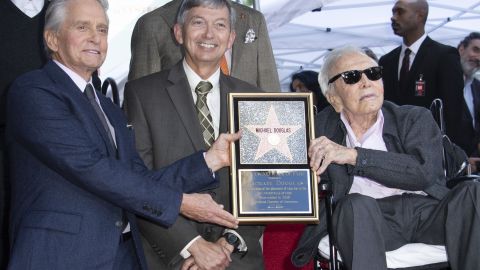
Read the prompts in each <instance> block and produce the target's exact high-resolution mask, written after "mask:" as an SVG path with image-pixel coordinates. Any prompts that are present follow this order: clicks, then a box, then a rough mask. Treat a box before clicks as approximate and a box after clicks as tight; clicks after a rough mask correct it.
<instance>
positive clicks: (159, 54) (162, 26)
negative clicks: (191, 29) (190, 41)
mask: <svg viewBox="0 0 480 270" xmlns="http://www.w3.org/2000/svg"><path fill="white" fill-rule="evenodd" d="M181 2H182V1H181V0H173V1H171V2H169V3H167V4H165V5H164V6H162V7H159V8H157V9H155V10H153V11H151V12H149V13H147V14H145V15H143V16H142V17H141V18H140V19H139V20H138V22H137V24H136V25H135V29H134V30H133V34H132V45H131V46H132V59H131V61H130V72H129V74H128V79H129V80H133V79H136V78H140V77H142V76H145V75H148V74H152V73H154V72H158V71H161V70H164V69H169V68H171V67H172V66H173V65H175V64H176V63H177V62H178V61H180V60H181V59H182V58H183V52H182V50H181V46H180V44H178V43H177V41H176V40H175V38H174V36H173V31H172V29H173V25H174V24H175V15H176V14H177V11H178V8H179V6H180V3H181ZM231 5H232V6H233V9H234V10H235V13H236V14H237V17H236V23H235V32H236V33H237V38H236V39H235V42H234V44H233V49H231V50H228V51H227V52H226V54H225V55H226V57H225V58H224V59H226V66H227V67H228V70H229V71H228V73H226V74H229V75H231V76H233V77H235V78H238V79H240V80H243V81H246V82H248V83H250V84H253V85H255V86H257V87H259V88H260V89H262V90H264V91H270V92H277V91H280V83H279V81H278V73H277V68H276V64H275V59H274V57H273V52H272V45H271V44H270V38H269V36H268V31H267V26H266V22H265V18H264V17H263V14H262V13H260V12H258V11H256V10H254V9H252V8H249V7H246V6H244V5H241V4H239V3H236V2H232V1H231ZM222 70H225V69H222Z"/></svg>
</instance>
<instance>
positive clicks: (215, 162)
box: [205, 131, 242, 172]
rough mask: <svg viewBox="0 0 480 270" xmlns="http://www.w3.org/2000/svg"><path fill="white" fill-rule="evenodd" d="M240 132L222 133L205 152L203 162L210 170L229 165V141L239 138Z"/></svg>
mask: <svg viewBox="0 0 480 270" xmlns="http://www.w3.org/2000/svg"><path fill="white" fill-rule="evenodd" d="M241 134H242V132H241V131H238V132H237V133H233V134H225V133H222V134H220V136H218V138H217V140H216V141H215V142H214V143H213V145H212V147H210V149H208V151H207V152H206V153H205V162H206V163H207V166H208V167H209V168H210V169H211V170H212V171H214V172H215V171H217V170H219V169H221V168H223V167H225V166H230V143H232V142H234V141H236V140H238V139H240V137H241V136H242V135H241Z"/></svg>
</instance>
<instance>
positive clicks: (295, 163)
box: [228, 93, 318, 224]
mask: <svg viewBox="0 0 480 270" xmlns="http://www.w3.org/2000/svg"><path fill="white" fill-rule="evenodd" d="M312 98H313V96H312V94H311V93H230V94H229V104H228V105H229V130H230V132H232V133H234V132H236V131H238V130H242V131H243V133H242V138H241V139H240V140H239V141H237V142H235V143H234V144H232V147H231V158H232V165H231V191H232V211H233V215H234V216H235V217H236V218H237V219H238V220H239V222H240V223H242V224H245V223H293V222H301V223H317V222H318V190H317V178H316V175H315V173H313V172H312V171H311V170H310V166H309V159H308V146H309V144H310V140H311V139H312V138H313V136H314V127H313V100H312Z"/></svg>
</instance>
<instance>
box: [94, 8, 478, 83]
mask: <svg viewBox="0 0 480 270" xmlns="http://www.w3.org/2000/svg"><path fill="white" fill-rule="evenodd" d="M166 2H168V0H136V1H131V0H114V1H110V9H109V11H108V14H109V18H110V33H109V44H110V45H109V46H110V47H109V52H108V56H107V60H106V62H105V64H104V65H103V66H102V68H101V74H100V75H101V77H102V78H106V77H112V78H114V79H115V80H116V81H117V82H118V83H119V86H120V88H122V89H123V85H124V84H125V81H126V76H127V74H128V67H129V61H130V38H131V33H132V30H133V27H134V25H135V22H136V21H137V19H138V18H139V17H140V16H141V15H142V14H144V13H146V12H148V11H151V10H153V9H155V8H157V7H159V6H161V5H163V4H164V3H166ZM393 4H394V1H381V0H257V6H258V7H259V9H260V11H262V12H263V13H264V14H265V18H266V20H267V25H268V29H269V31H270V39H271V42H272V47H273V50H274V55H275V59H276V62H277V69H278V73H279V76H280V81H281V84H282V89H283V90H286V89H288V84H289V83H290V76H291V75H292V74H293V73H294V72H296V71H298V70H300V69H302V68H303V69H312V70H316V71H318V69H319V67H320V65H321V63H322V60H323V56H324V55H325V53H326V52H327V51H328V50H329V49H333V48H336V47H339V46H342V45H345V44H354V45H357V46H368V47H370V48H371V49H372V50H373V51H374V52H375V53H376V54H377V55H378V56H381V55H383V54H384V53H386V52H388V51H390V50H391V49H393V48H394V47H396V46H398V45H399V44H400V43H401V39H400V38H399V37H397V36H395V35H394V34H393V32H392V30H391V27H390V17H391V8H392V6H393ZM429 5H430V14H429V18H428V21H427V32H428V33H429V35H430V36H431V37H432V38H433V39H435V40H437V41H440V42H442V43H445V44H450V45H452V46H457V44H458V42H459V41H460V40H461V39H462V38H463V37H464V36H466V35H468V33H470V32H472V31H480V0H458V1H450V0H431V1H429ZM311 10H317V11H314V12H312V11H311Z"/></svg>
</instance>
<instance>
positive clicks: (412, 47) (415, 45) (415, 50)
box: [397, 34, 427, 79]
mask: <svg viewBox="0 0 480 270" xmlns="http://www.w3.org/2000/svg"><path fill="white" fill-rule="evenodd" d="M426 38H427V34H423V36H421V37H420V38H419V39H417V41H415V42H414V43H413V44H412V45H410V46H407V45H405V43H402V51H401V52H400V57H399V59H398V74H397V75H398V78H399V79H400V69H401V68H402V62H403V56H404V55H405V50H406V49H407V48H409V49H410V50H411V51H412V52H411V53H410V57H409V65H408V70H410V68H411V67H412V64H413V61H414V60H415V56H416V55H417V53H418V50H419V49H420V46H421V45H422V43H423V41H424V40H425V39H426Z"/></svg>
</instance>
